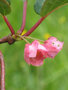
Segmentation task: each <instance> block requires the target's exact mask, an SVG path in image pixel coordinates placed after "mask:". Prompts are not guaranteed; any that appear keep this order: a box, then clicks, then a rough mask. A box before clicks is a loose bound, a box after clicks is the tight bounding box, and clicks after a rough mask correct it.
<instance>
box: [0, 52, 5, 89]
mask: <svg viewBox="0 0 68 90" xmlns="http://www.w3.org/2000/svg"><path fill="white" fill-rule="evenodd" d="M0 66H1V79H0V82H1V83H0V84H1V85H0V90H5V64H4V58H3V55H2V53H1V51H0Z"/></svg>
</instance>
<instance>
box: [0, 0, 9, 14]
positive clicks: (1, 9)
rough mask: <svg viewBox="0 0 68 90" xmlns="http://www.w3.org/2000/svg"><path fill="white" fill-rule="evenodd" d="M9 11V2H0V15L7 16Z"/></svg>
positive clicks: (2, 0) (3, 0)
mask: <svg viewBox="0 0 68 90" xmlns="http://www.w3.org/2000/svg"><path fill="white" fill-rule="evenodd" d="M10 11H11V8H10V0H0V13H1V14H2V15H7V14H9V13H10Z"/></svg>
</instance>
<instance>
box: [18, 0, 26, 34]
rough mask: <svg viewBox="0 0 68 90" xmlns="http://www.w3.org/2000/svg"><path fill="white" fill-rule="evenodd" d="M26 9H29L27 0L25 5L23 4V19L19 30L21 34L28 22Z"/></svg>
mask: <svg viewBox="0 0 68 90" xmlns="http://www.w3.org/2000/svg"><path fill="white" fill-rule="evenodd" d="M26 11H27V0H24V6H23V18H22V19H23V20H22V25H21V28H20V30H19V31H18V33H19V34H21V33H22V32H23V31H24V28H25V24H26Z"/></svg>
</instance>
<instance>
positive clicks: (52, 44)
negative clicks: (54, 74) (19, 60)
mask: <svg viewBox="0 0 68 90" xmlns="http://www.w3.org/2000/svg"><path fill="white" fill-rule="evenodd" d="M63 44H64V42H60V41H59V40H57V38H55V37H50V38H49V39H48V40H46V41H45V42H44V44H40V43H39V42H38V41H37V40H35V41H33V42H32V44H26V45H25V50H24V59H25V61H26V62H27V63H28V64H29V65H30V64H31V65H33V66H40V65H42V64H43V61H44V59H46V58H54V57H55V56H56V55H57V54H58V53H59V51H60V50H61V49H62V47H63Z"/></svg>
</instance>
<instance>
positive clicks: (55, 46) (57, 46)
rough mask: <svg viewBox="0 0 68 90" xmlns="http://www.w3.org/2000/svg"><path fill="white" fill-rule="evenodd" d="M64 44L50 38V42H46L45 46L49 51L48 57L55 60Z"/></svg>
mask: <svg viewBox="0 0 68 90" xmlns="http://www.w3.org/2000/svg"><path fill="white" fill-rule="evenodd" d="M63 44H64V42H60V41H59V40H57V38H55V37H50V38H49V39H48V40H46V41H45V42H44V46H45V47H46V49H47V50H48V57H50V58H54V57H55V56H56V55H57V54H58V53H59V51H61V49H62V47H63Z"/></svg>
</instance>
